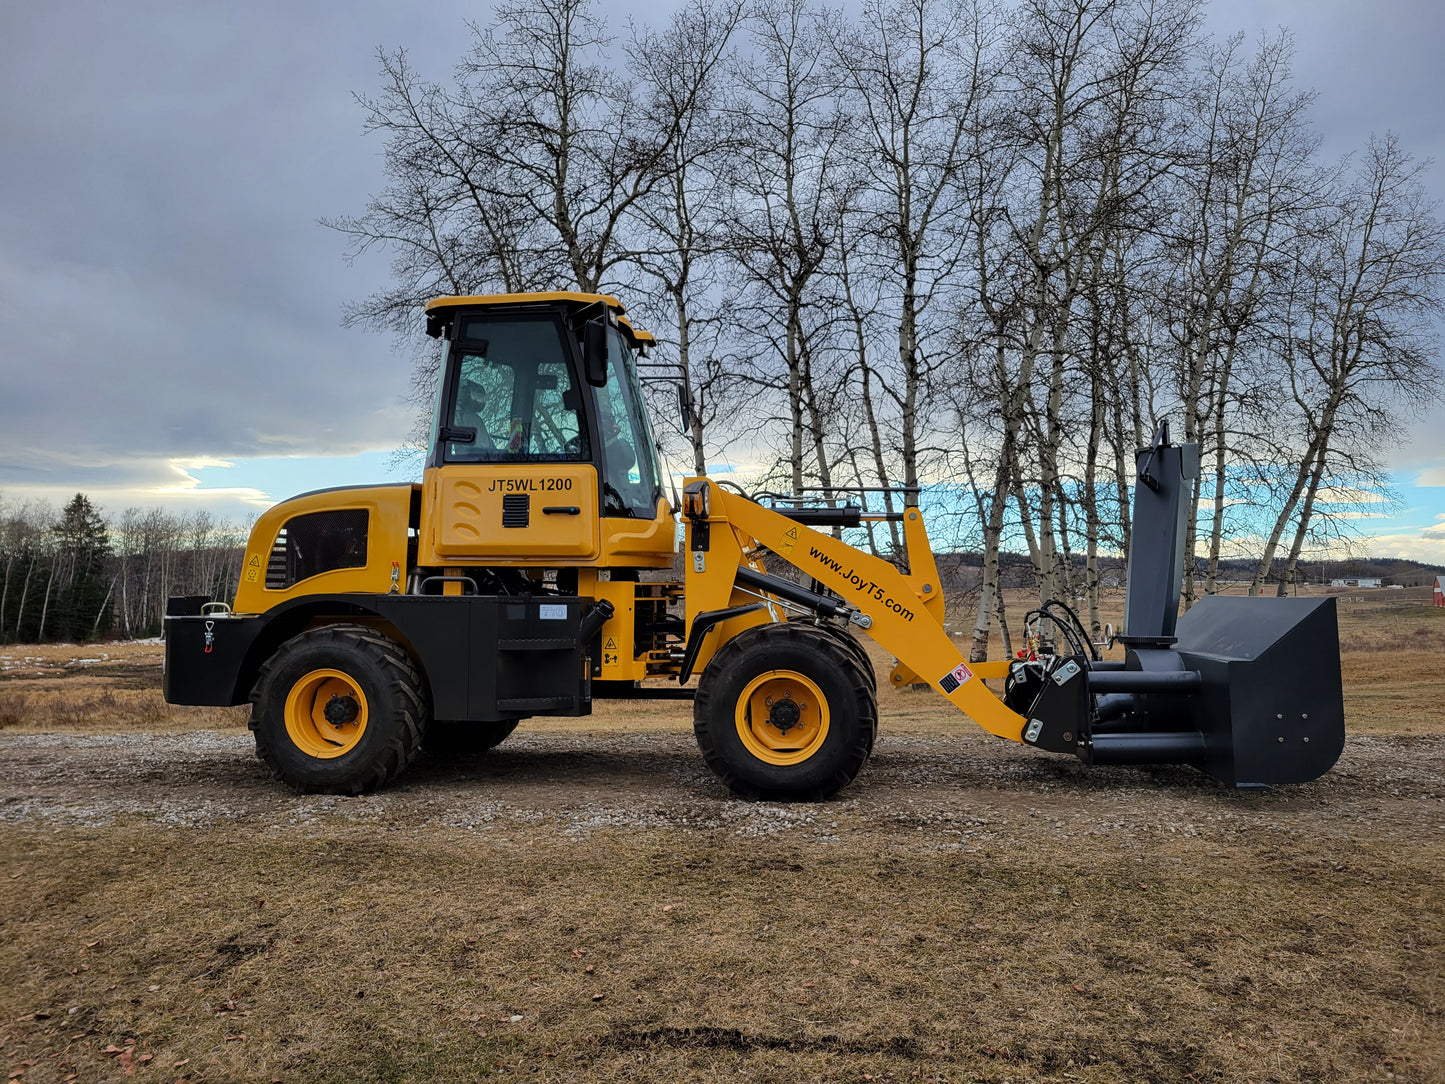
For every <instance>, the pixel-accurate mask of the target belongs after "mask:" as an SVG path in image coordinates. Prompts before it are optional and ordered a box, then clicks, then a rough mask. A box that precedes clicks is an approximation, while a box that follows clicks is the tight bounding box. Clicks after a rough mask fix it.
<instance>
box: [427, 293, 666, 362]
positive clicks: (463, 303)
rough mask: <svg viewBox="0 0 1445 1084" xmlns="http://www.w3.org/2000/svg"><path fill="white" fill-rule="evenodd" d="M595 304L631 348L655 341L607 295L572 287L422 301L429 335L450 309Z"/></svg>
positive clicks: (576, 307)
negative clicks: (604, 308)
mask: <svg viewBox="0 0 1445 1084" xmlns="http://www.w3.org/2000/svg"><path fill="white" fill-rule="evenodd" d="M598 304H601V305H606V306H607V308H608V309H609V310H611V312H612V313H613V315H614V316H615V317H616V318H617V326H618V327H619V328H621V329H622V331H623V334H625V335H626V336H627V337H628V338H630V339H631V340H632V344H633V346H634V347H644V348H645V347H650V346H652V345H654V344H655V343H656V342H657V339H656V338H655V337H654V336H653V335H652V333H651V332H648V331H643V330H642V329H641V328H634V327H633V326H632V321H631V320H629V319H628V318H627V317H626V315H624V314H625V313H626V312H627V309H626V308H625V307H624V306H623V304H622V302H621V301H619V300H618V299H617V298H615V297H613V296H612V295H611V294H585V293H581V292H579V291H576V290H548V291H544V292H539V293H531V294H467V295H457V296H451V297H434V298H432V299H431V300H430V301H428V302H427V303H426V313H427V317H428V319H427V333H428V334H430V335H437V334H440V332H439V331H433V330H432V328H433V326H434V324H433V321H434V320H435V319H437V318H440V317H441V316H443V315H444V314H446V313H448V312H450V311H451V310H453V309H463V308H466V309H477V308H506V309H517V308H520V309H527V308H533V307H535V308H549V309H550V308H558V307H560V308H562V309H563V310H564V311H566V312H567V313H569V314H571V313H575V312H577V311H579V310H581V309H585V308H588V307H589V306H592V305H598Z"/></svg>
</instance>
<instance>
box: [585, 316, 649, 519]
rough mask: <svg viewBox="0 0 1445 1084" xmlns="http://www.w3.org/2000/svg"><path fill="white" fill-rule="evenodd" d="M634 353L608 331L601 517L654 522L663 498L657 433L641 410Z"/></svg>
mask: <svg viewBox="0 0 1445 1084" xmlns="http://www.w3.org/2000/svg"><path fill="white" fill-rule="evenodd" d="M638 389H639V385H638V382H637V367H636V363H635V362H634V360H633V357H632V350H631V349H630V348H629V347H628V345H627V340H626V339H624V338H623V337H622V336H621V335H620V334H619V333H618V332H617V330H616V329H615V328H612V329H609V330H608V349H607V386H606V387H604V388H600V389H598V392H599V394H598V396H597V424H598V426H599V427H600V429H601V430H602V514H603V515H605V516H637V517H639V518H642V519H652V518H653V517H654V516H656V515H657V501H658V498H659V497H661V496H662V480H661V478H660V476H659V475H658V470H657V458H656V455H655V453H654V446H653V439H652V430H651V429H650V428H649V427H648V424H647V414H646V412H645V411H644V410H643V409H642V403H641V399H640V395H639V391H638Z"/></svg>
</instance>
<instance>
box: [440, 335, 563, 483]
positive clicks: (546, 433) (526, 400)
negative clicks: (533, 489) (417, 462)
mask: <svg viewBox="0 0 1445 1084" xmlns="http://www.w3.org/2000/svg"><path fill="white" fill-rule="evenodd" d="M568 357H569V351H568V348H567V345H566V342H565V340H564V339H563V338H562V327H561V325H560V324H559V323H558V322H557V321H556V320H554V319H547V318H543V319H524V318H517V317H513V318H507V319H476V320H468V321H466V323H465V335H464V336H462V337H460V338H459V339H458V340H457V342H456V344H455V345H454V346H453V348H452V365H451V382H450V386H449V389H448V390H449V395H448V398H447V402H448V403H450V414H449V421H448V423H447V424H448V425H449V426H450V427H451V428H452V429H453V430H471V431H473V432H472V434H470V435H469V436H470V439H453V440H449V441H447V443H446V453H445V457H446V460H447V461H448V462H452V463H492V462H566V461H578V460H586V459H587V458H588V449H587V440H586V435H585V432H584V430H583V427H582V415H581V411H580V410H579V406H580V404H581V397H580V395H579V394H578V391H577V385H576V382H575V381H574V380H573V377H572V367H571V365H570V363H569V361H568ZM449 435H455V434H449Z"/></svg>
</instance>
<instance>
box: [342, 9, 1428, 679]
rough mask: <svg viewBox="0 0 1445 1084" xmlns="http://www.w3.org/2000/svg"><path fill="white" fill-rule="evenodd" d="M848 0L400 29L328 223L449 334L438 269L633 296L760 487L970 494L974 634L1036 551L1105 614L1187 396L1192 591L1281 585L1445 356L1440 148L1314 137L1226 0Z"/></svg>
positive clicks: (596, 12) (880, 537) (388, 292)
mask: <svg viewBox="0 0 1445 1084" xmlns="http://www.w3.org/2000/svg"><path fill="white" fill-rule="evenodd" d="M855 10H856V14H854V15H848V14H845V13H842V12H840V11H837V10H832V9H829V8H826V7H824V6H822V5H820V4H817V3H814V2H813V0H688V2H687V3H686V4H685V5H684V6H683V7H682V8H681V9H680V10H679V11H677V12H676V13H675V14H674V15H673V16H672V17H671V18H670V20H669V21H667V22H666V23H665V24H663V25H659V26H649V25H634V26H630V27H628V28H627V29H626V30H625V31H624V30H613V29H609V28H608V26H607V25H606V23H605V20H604V18H603V15H602V13H601V11H602V9H601V8H600V7H599V6H598V5H596V4H594V3H592V2H590V0H510V2H504V3H501V4H499V5H498V6H497V7H496V9H495V11H494V15H493V19H492V21H491V22H490V23H487V24H475V25H472V26H471V27H470V37H469V43H468V45H467V51H466V52H465V54H464V55H463V56H462V58H461V60H460V62H459V64H458V65H457V67H456V69H455V71H454V73H453V74H452V75H451V76H450V77H449V78H446V79H443V80H433V79H430V78H428V77H426V76H425V75H424V74H423V73H421V72H418V71H417V70H416V69H415V68H414V66H413V65H412V63H411V61H410V60H409V58H408V56H407V54H406V53H405V51H403V50H394V51H387V50H384V51H382V52H381V53H379V61H380V70H381V87H380V90H379V91H378V92H376V93H374V94H370V95H363V96H361V98H360V101H361V103H362V105H363V107H364V109H365V115H366V123H365V126H366V129H367V131H368V132H370V133H372V134H374V135H375V136H377V137H379V138H380V139H381V140H383V142H384V153H385V163H386V177H387V180H386V183H385V185H384V187H383V188H382V189H381V190H380V191H378V192H377V193H376V194H375V195H374V197H373V198H372V199H371V200H370V202H369V203H368V205H367V206H366V207H365V208H364V209H363V210H362V211H361V212H360V213H359V214H355V215H352V216H344V217H339V218H335V219H332V220H328V222H327V225H330V226H332V227H334V228H335V229H337V230H340V231H342V232H343V233H344V234H346V235H347V236H348V238H349V243H350V246H351V248H350V254H351V255H352V256H356V255H360V254H361V253H363V252H366V251H368V250H370V249H373V248H377V249H381V250H383V251H385V252H386V253H388V254H389V256H390V259H391V268H392V275H391V284H390V286H388V287H387V288H386V289H384V290H382V291H381V292H379V293H377V294H376V295H374V296H372V297H370V298H367V299H365V300H364V301H362V302H360V303H358V304H356V305H355V306H354V308H353V309H352V311H351V312H350V313H349V318H350V319H351V320H353V321H359V322H363V323H367V324H369V325H371V326H374V327H377V328H383V329H390V330H392V331H396V332H400V333H402V334H404V335H407V336H411V337H414V341H421V340H420V336H418V335H416V330H417V320H418V314H419V312H420V307H421V304H422V303H423V302H424V301H425V300H426V299H427V298H429V297H432V296H436V295H440V294H472V293H492V292H515V291H523V290H538V289H559V288H573V289H579V290H584V291H598V290H600V291H604V292H615V293H618V294H619V295H620V296H622V297H623V298H624V299H625V300H626V301H627V304H628V306H629V308H631V309H632V310H634V312H635V313H637V314H638V315H639V316H640V318H641V320H642V322H643V323H644V326H647V327H648V328H649V329H650V330H652V331H653V332H654V333H656V334H657V335H658V337H659V341H660V344H661V348H660V350H659V351H658V356H657V358H655V359H653V364H654V367H653V368H650V369H649V370H648V373H649V374H650V375H651V376H652V377H653V378H655V380H657V381H658V383H656V384H654V388H655V390H659V391H663V392H666V394H667V395H668V397H669V399H668V400H667V401H668V402H670V403H671V404H672V409H670V410H668V409H663V410H661V411H659V412H658V416H659V417H661V418H671V419H673V420H674V426H675V432H673V433H672V434H670V442H671V444H672V445H673V446H674V447H675V448H677V449H681V450H682V451H683V453H684V454H685V455H686V456H687V458H688V460H689V461H690V466H691V468H692V469H693V470H695V471H698V472H702V471H705V470H706V468H707V464H708V461H709V460H710V459H712V460H713V461H718V460H719V459H726V458H727V456H728V455H729V453H730V452H732V453H736V454H745V453H746V452H747V451H749V450H750V451H751V452H752V453H754V454H756V453H757V451H758V449H760V448H761V449H764V451H763V453H762V454H764V455H771V456H772V458H771V459H770V460H769V462H768V463H767V464H766V466H767V468H768V469H767V477H766V479H765V481H766V482H767V483H768V484H769V485H770V488H785V489H790V490H791V491H792V492H795V493H797V492H802V491H803V490H804V489H805V488H807V487H825V488H829V489H831V490H832V492H833V493H835V494H836V493H838V492H840V491H841V489H842V487H850V486H854V487H880V488H882V489H884V490H886V491H887V492H884V493H883V494H881V495H874V499H875V500H878V501H879V502H881V503H880V504H879V505H878V507H880V508H881V509H882V510H887V511H892V510H894V509H895V508H896V507H897V504H898V502H899V501H900V500H902V499H904V497H903V496H902V494H903V493H905V492H906V491H908V490H913V491H918V490H920V489H927V488H929V487H933V488H934V489H935V490H938V489H940V488H943V489H949V490H950V491H951V492H952V493H953V494H954V497H955V499H956V501H957V502H961V503H962V504H963V505H965V506H966V508H967V511H968V513H969V514H968V516H967V517H966V518H965V520H964V522H965V523H966V524H967V528H966V530H965V531H964V532H963V534H962V535H961V536H960V537H959V538H957V539H955V540H954V542H955V544H957V545H959V546H960V548H963V547H967V548H973V549H977V550H979V551H980V552H981V553H982V555H983V566H984V572H983V577H982V586H981V590H980V592H979V597H978V603H977V613H976V617H975V621H974V649H973V650H974V655H975V657H982V655H983V653H984V651H985V650H986V646H987V639H988V632H989V627H990V622H991V621H996V620H997V618H998V615H999V613H1000V610H1001V601H1000V596H999V591H998V587H999V561H1000V554H1001V553H1003V552H1004V551H1005V550H1006V549H1008V548H1017V549H1018V550H1020V551H1026V552H1027V554H1028V557H1029V560H1030V563H1031V565H1032V568H1033V573H1034V578H1035V582H1036V583H1037V585H1038V589H1039V593H1040V595H1041V597H1061V598H1068V599H1077V600H1080V601H1081V603H1082V604H1083V605H1084V606H1086V607H1087V617H1088V620H1089V621H1090V623H1091V624H1092V625H1093V626H1094V627H1095V628H1096V629H1097V628H1098V627H1099V625H1100V621H1099V613H1098V600H1099V588H1100V577H1099V567H1100V556H1101V554H1106V553H1110V552H1113V553H1126V552H1127V551H1128V545H1129V520H1128V506H1129V501H1128V484H1129V480H1130V478H1131V476H1132V473H1133V451H1134V449H1135V448H1136V447H1138V446H1140V445H1142V444H1144V443H1146V442H1147V441H1148V439H1149V437H1150V435H1151V433H1153V432H1154V430H1155V427H1156V425H1157V424H1158V423H1159V422H1160V421H1163V420H1165V419H1168V420H1170V421H1171V422H1172V424H1173V427H1174V437H1175V439H1176V440H1181V439H1182V440H1188V441H1193V442H1197V443H1198V445H1199V448H1200V454H1201V469H1200V472H1199V478H1198V479H1197V480H1196V481H1195V482H1194V484H1193V488H1192V492H1191V493H1190V501H1191V506H1192V508H1191V510H1192V512H1193V514H1192V515H1191V516H1190V517H1189V523H1190V530H1189V536H1188V539H1187V547H1188V559H1187V560H1186V562H1185V568H1186V569H1187V575H1186V582H1185V586H1184V595H1185V604H1186V605H1188V604H1190V603H1192V602H1193V600H1194V599H1196V598H1197V597H1198V596H1199V595H1201V594H1206V593H1210V592H1212V591H1214V590H1215V589H1216V588H1217V586H1218V580H1219V571H1220V568H1221V566H1222V563H1223V562H1224V561H1226V560H1227V559H1230V558H1238V557H1240V556H1244V555H1248V556H1249V557H1250V558H1251V561H1252V566H1253V574H1252V579H1253V587H1254V590H1255V591H1259V590H1261V589H1262V588H1263V587H1264V586H1265V585H1266V583H1268V584H1269V585H1270V587H1271V589H1274V585H1275V584H1278V587H1277V589H1278V590H1279V591H1280V592H1281V593H1283V592H1285V591H1287V590H1288V589H1289V587H1290V584H1291V582H1292V580H1293V579H1294V577H1295V575H1296V574H1297V570H1298V568H1299V564H1300V561H1301V559H1302V557H1308V555H1309V551H1310V549H1311V548H1312V547H1318V546H1319V545H1320V544H1321V542H1322V541H1324V540H1327V539H1329V538H1330V537H1332V536H1333V535H1336V534H1338V533H1341V532H1348V531H1349V530H1350V529H1351V525H1352V523H1354V522H1356V521H1357V520H1358V518H1359V517H1360V516H1361V515H1363V514H1367V513H1369V512H1370V511H1371V510H1374V509H1378V508H1379V507H1380V504H1379V502H1380V501H1381V500H1382V499H1388V485H1387V477H1386V473H1385V470H1384V467H1383V457H1384V454H1385V452H1386V451H1387V450H1388V449H1389V447H1390V446H1391V444H1392V442H1394V441H1396V440H1397V439H1398V437H1399V434H1400V432H1401V427H1402V423H1404V422H1407V421H1408V420H1410V418H1411V417H1412V415H1413V413H1414V412H1415V411H1416V410H1417V409H1418V408H1420V407H1421V406H1422V405H1424V404H1425V403H1426V402H1427V401H1428V399H1429V398H1430V397H1431V396H1432V395H1433V394H1434V391H1433V389H1434V387H1435V385H1436V384H1437V383H1438V376H1439V373H1438V370H1437V369H1436V367H1435V361H1434V353H1435V347H1436V342H1435V333H1434V322H1435V321H1436V320H1437V319H1438V318H1439V317H1440V315H1441V312H1442V302H1441V283H1442V272H1445V228H1442V224H1441V221H1440V219H1439V217H1438V215H1437V208H1436V207H1435V205H1434V204H1433V203H1432V202H1431V201H1430V200H1429V199H1428V198H1427V196H1426V192H1425V189H1424V186H1423V183H1422V175H1423V171H1424V170H1425V168H1426V163H1422V162H1420V161H1417V160H1416V159H1414V158H1413V157H1412V156H1411V155H1410V154H1409V153H1408V152H1407V150H1406V149H1405V148H1403V147H1402V146H1401V145H1400V143H1399V141H1398V140H1397V139H1396V138H1395V137H1394V136H1393V135H1390V134H1388V133H1383V134H1380V135H1378V136H1376V137H1373V138H1372V139H1371V140H1370V141H1369V142H1368V144H1367V145H1366V146H1364V147H1361V148H1359V149H1358V150H1357V151H1356V152H1355V153H1354V154H1352V155H1350V156H1348V157H1346V158H1344V159H1342V160H1329V159H1326V158H1325V157H1324V156H1323V155H1322V154H1321V152H1320V137H1319V134H1318V133H1317V132H1316V131H1315V129H1314V128H1313V126H1312V123H1311V120H1310V116H1309V110H1310V106H1311V102H1312V100H1313V95H1312V93H1311V92H1310V91H1309V90H1308V89H1305V88H1301V87H1299V86H1298V85H1296V83H1295V82H1294V80H1293V78H1292V75H1291V61H1292V53H1293V46H1292V42H1291V38H1290V36H1289V34H1288V33H1287V32H1285V31H1281V32H1279V33H1278V34H1277V35H1275V36H1269V37H1264V38H1262V39H1261V40H1259V41H1257V42H1253V43H1249V42H1246V41H1245V40H1244V38H1243V36H1242V35H1235V36H1231V37H1227V38H1224V39H1218V38H1213V37H1210V36H1207V35H1206V34H1205V33H1204V32H1203V29H1202V17H1203V7H1202V4H1201V3H1200V2H1198V0H1016V2H1014V3H1013V4H1011V5H1010V4H1006V3H993V2H990V0H863V2H862V3H861V4H860V5H859V6H858V7H857V8H856V9H855ZM437 361H438V359H437V356H436V355H435V354H430V355H426V356H421V357H419V358H418V362H417V367H416V375H415V388H416V390H417V393H418V398H419V400H421V401H423V402H425V403H428V404H429V403H430V400H431V396H432V394H433V393H434V383H435V371H436V365H437ZM674 384H675V385H676V386H677V391H676V394H677V396H678V399H677V400H673V399H671V396H672V395H673V394H674V392H673V390H672V388H671V385H674ZM678 402H680V404H681V409H680V410H679V409H677V403H678ZM900 542H901V540H900V539H899V537H898V535H897V532H896V529H895V527H894V525H892V524H889V525H887V526H886V527H879V528H877V530H876V531H870V533H869V535H868V538H867V544H868V545H870V546H872V547H873V548H874V549H875V551H876V552H880V553H882V554H883V555H885V556H890V557H894V558H895V559H901V558H899V556H898V555H899V554H900V553H901V546H900ZM1079 557H1082V560H1077V559H1076V558H1079Z"/></svg>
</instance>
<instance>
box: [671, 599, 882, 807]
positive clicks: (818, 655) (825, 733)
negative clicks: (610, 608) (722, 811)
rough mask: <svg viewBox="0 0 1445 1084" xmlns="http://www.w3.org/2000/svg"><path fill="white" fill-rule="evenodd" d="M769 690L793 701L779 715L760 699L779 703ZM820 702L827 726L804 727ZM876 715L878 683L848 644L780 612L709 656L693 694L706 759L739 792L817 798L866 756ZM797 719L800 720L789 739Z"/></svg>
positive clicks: (834, 789) (832, 790)
mask: <svg viewBox="0 0 1445 1084" xmlns="http://www.w3.org/2000/svg"><path fill="white" fill-rule="evenodd" d="M769 690H774V691H775V695H776V697H777V701H776V702H777V704H778V706H779V708H780V709H781V708H782V707H784V706H786V707H787V710H786V712H784V713H782V714H779V715H778V716H776V719H777V720H778V722H774V721H773V718H774V717H772V716H770V718H769V719H763V718H762V717H761V711H762V709H763V705H764V702H766V703H773V700H772V698H771V697H770V696H769V695H768V693H769ZM789 700H796V703H794V704H792V705H786V701H789ZM814 701H818V703H817V704H814ZM799 704H801V705H802V709H801V710H799ZM823 707H825V708H826V719H827V725H826V728H824V727H823V726H821V725H817V726H815V727H814V728H813V729H811V730H810V729H808V727H809V725H810V724H811V723H812V720H811V718H810V716H809V712H810V711H817V710H819V709H821V708H823ZM877 716H878V711H877V703H876V700H875V698H874V695H873V692H872V690H871V689H870V688H869V687H868V682H867V679H866V677H865V676H864V674H863V671H862V669H861V667H860V666H859V665H858V662H857V660H856V659H855V658H853V657H852V655H851V654H850V653H849V652H848V649H847V648H846V647H845V646H843V645H842V644H839V643H837V642H836V641H835V640H834V639H833V638H832V637H829V636H826V635H824V634H822V633H820V632H819V631H818V630H817V629H816V628H814V627H812V626H809V625H804V624H801V623H797V622H781V623H777V624H771V625H760V626H757V627H755V628H751V629H748V630H747V631H745V632H743V633H741V634H739V635H738V636H736V637H734V638H733V639H732V640H730V641H728V642H727V643H726V644H724V645H723V646H722V647H721V648H720V649H719V650H718V652H717V654H716V655H714V656H713V658H712V661H711V662H709V663H708V665H707V668H706V669H705V670H704V671H703V674H702V678H701V679H700V680H699V682H698V687H697V696H696V698H695V699H694V700H693V733H694V734H695V735H696V737H697V744H698V747H699V748H700V749H701V750H702V755H703V759H704V760H705V761H706V762H707V765H708V767H709V768H711V769H712V770H713V772H714V773H715V774H716V775H717V777H718V778H719V779H721V780H722V781H723V783H725V784H726V785H727V786H728V788H729V789H730V790H732V791H733V793H735V794H737V795H739V796H741V797H744V798H764V799H771V800H778V801H821V800H822V799H824V798H830V797H832V796H833V795H834V794H836V793H838V791H840V790H842V789H843V788H844V787H846V786H847V785H848V784H849V783H851V782H852V781H853V778H854V777H855V776H856V775H857V774H858V771H859V769H861V768H862V767H863V764H864V763H865V762H866V761H867V759H868V754H869V752H870V751H871V750H872V748H873V735H874V732H875V730H876V729H877ZM795 720H796V721H795ZM779 723H781V726H782V729H781V730H780V729H779ZM819 724H821V719H820V720H819ZM793 726H798V727H799V728H800V729H799V730H798V737H797V739H796V742H795V743H793V744H790V743H789V741H788V739H789V737H790V736H791V735H792V727H793ZM809 735H812V736H813V737H811V738H810V737H809Z"/></svg>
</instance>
